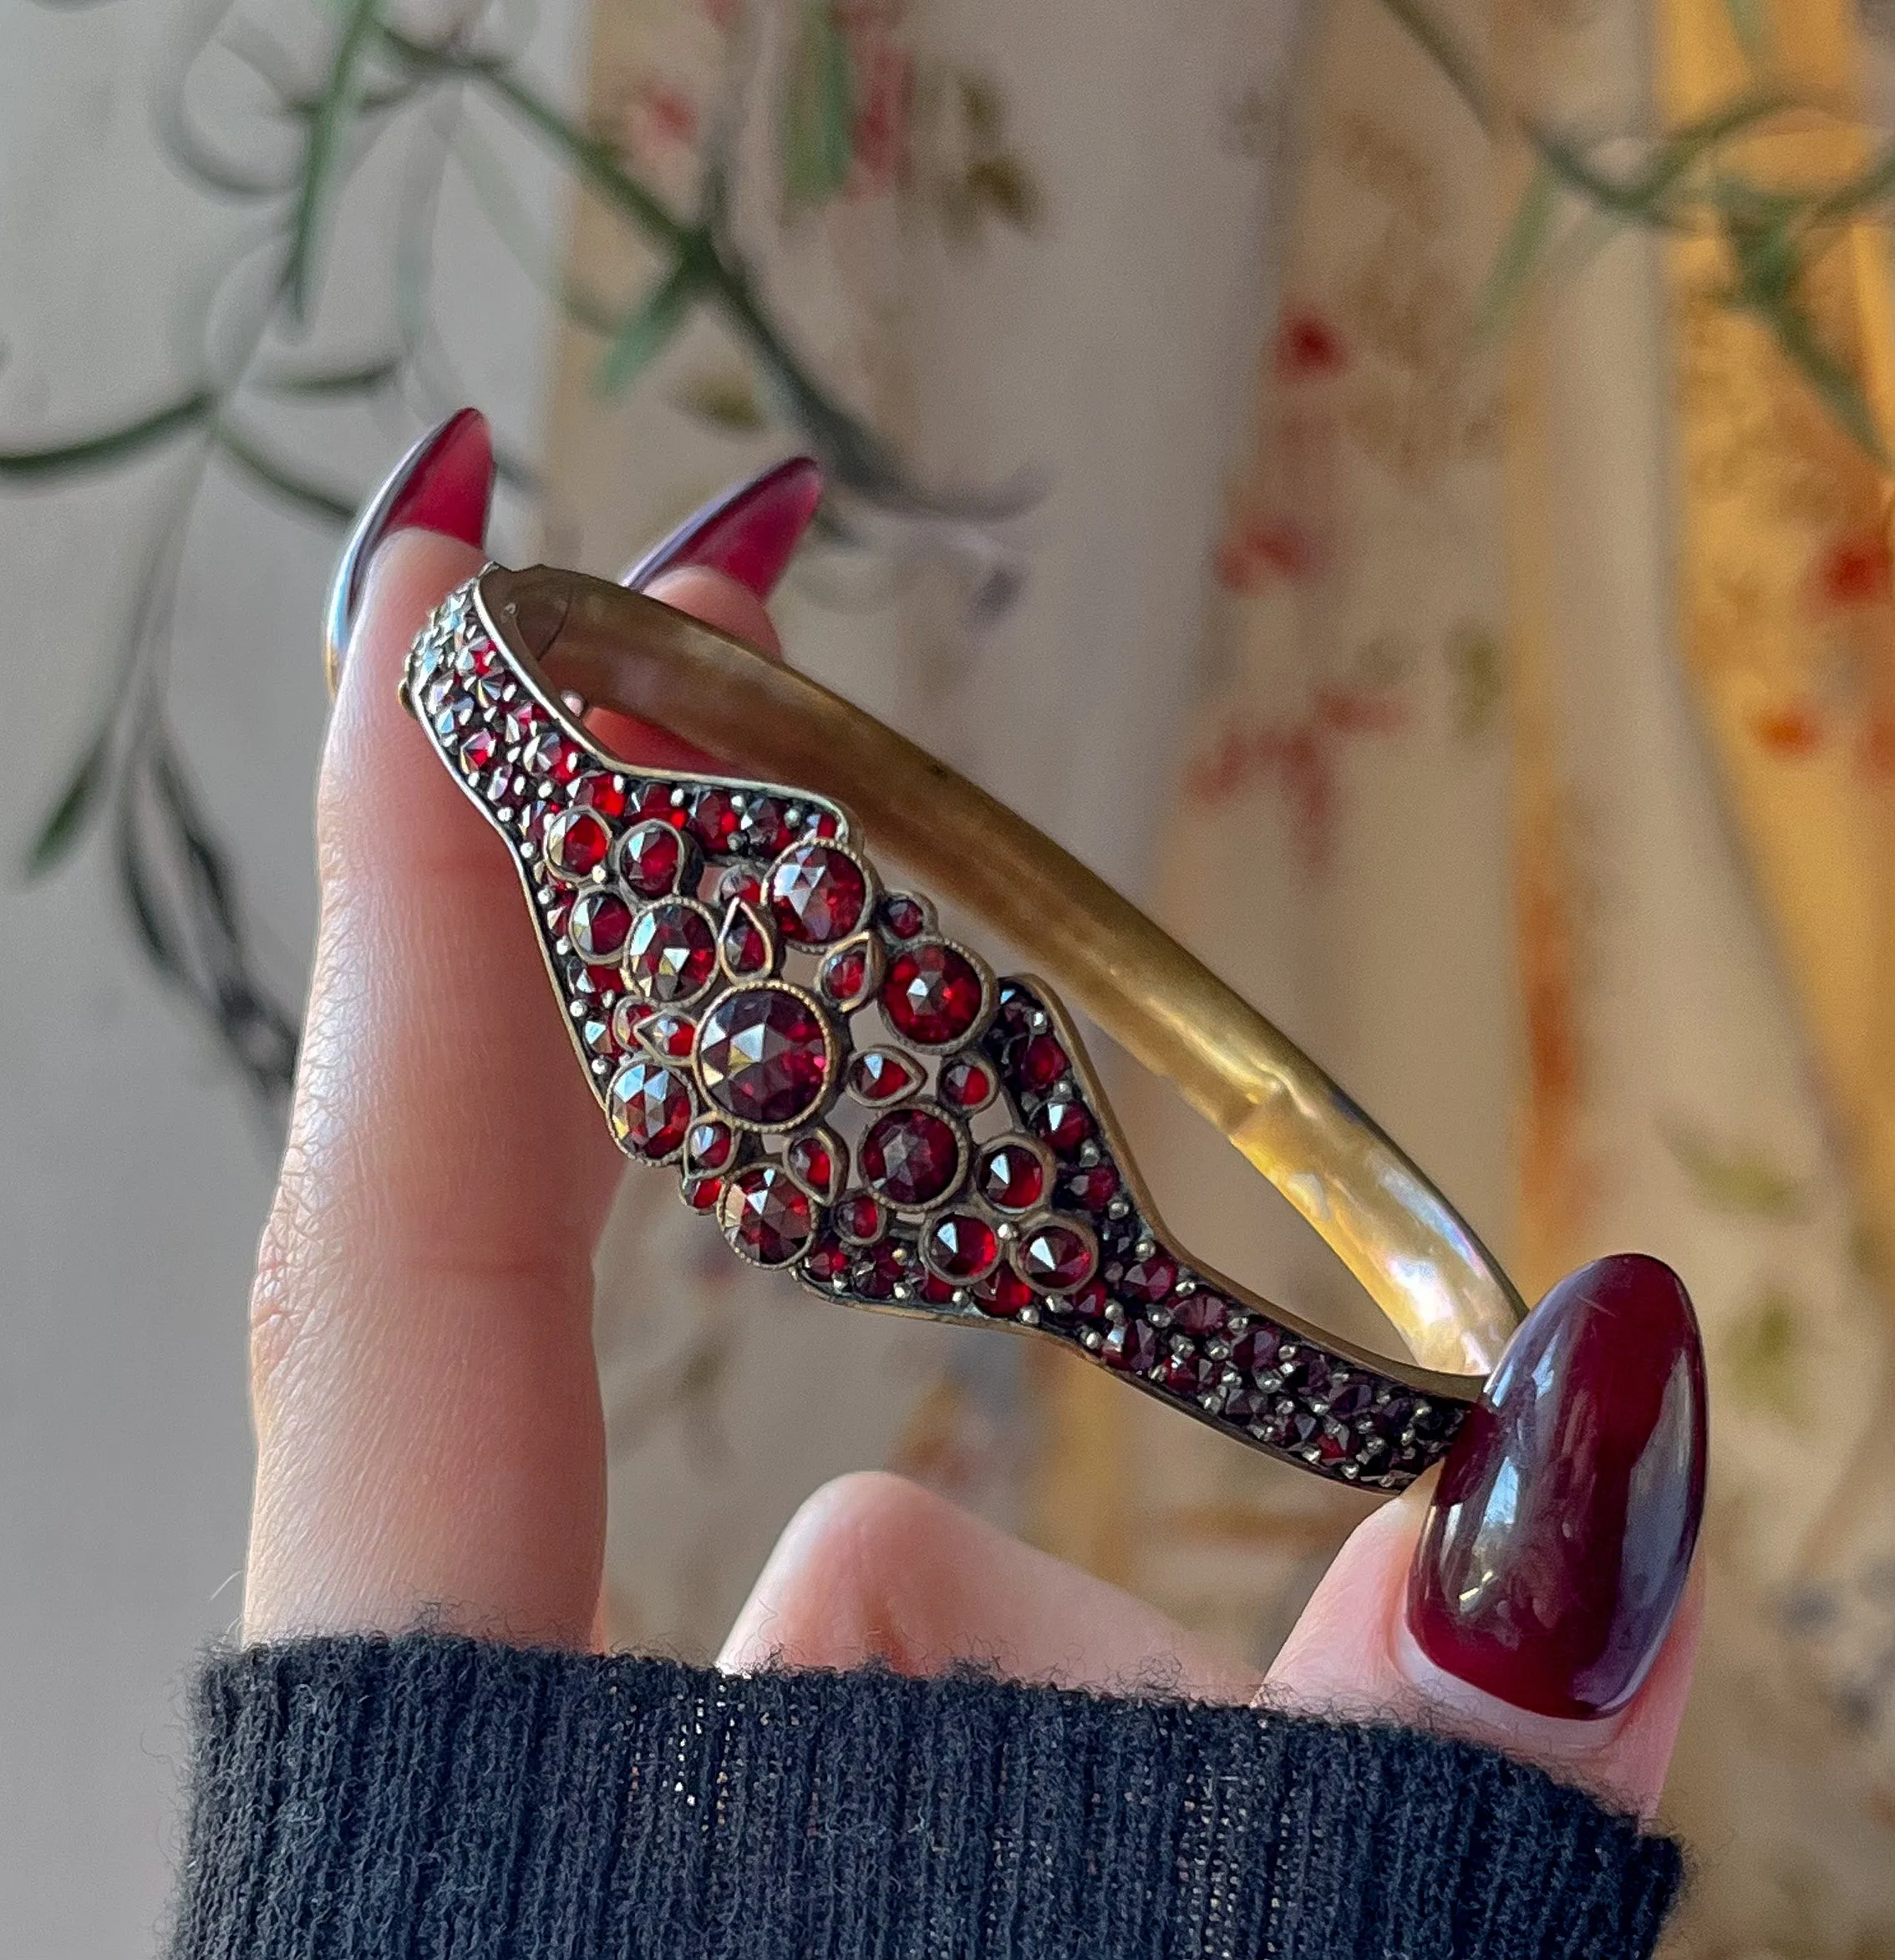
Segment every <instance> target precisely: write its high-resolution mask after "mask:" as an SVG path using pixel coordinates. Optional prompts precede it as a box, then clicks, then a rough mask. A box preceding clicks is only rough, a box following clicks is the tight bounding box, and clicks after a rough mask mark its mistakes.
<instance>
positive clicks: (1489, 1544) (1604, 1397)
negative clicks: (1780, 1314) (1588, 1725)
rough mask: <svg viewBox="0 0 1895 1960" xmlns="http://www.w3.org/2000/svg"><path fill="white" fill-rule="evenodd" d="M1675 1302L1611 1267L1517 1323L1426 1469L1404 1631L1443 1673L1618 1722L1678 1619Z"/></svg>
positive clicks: (1640, 1274)
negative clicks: (1435, 1464)
mask: <svg viewBox="0 0 1895 1960" xmlns="http://www.w3.org/2000/svg"><path fill="white" fill-rule="evenodd" d="M1704 1440H1705V1405H1704V1348H1703V1345H1702V1343H1701V1342H1700V1341H1699V1336H1698V1323H1697V1319H1696V1317H1695V1315H1694V1313H1692V1311H1691V1302H1690V1297H1689V1295H1688V1294H1687V1293H1686V1292H1685V1291H1684V1285H1683V1282H1681V1281H1680V1280H1679V1277H1678V1275H1677V1274H1676V1273H1674V1272H1673V1271H1672V1270H1671V1268H1670V1267H1669V1266H1667V1265H1665V1264H1664V1262H1662V1261H1660V1260H1657V1259H1651V1258H1647V1257H1644V1256H1643V1255H1642V1254H1638V1253H1623V1254H1621V1255H1619V1256H1618V1257H1613V1258H1610V1259H1600V1260H1596V1261H1595V1262H1593V1264H1592V1265H1590V1266H1586V1267H1581V1268H1580V1270H1579V1271H1578V1272H1575V1273H1573V1274H1572V1275H1570V1276H1569V1277H1567V1278H1566V1279H1563V1280H1562V1281H1561V1282H1560V1283H1559V1284H1558V1285H1557V1287H1554V1288H1553V1289H1552V1292H1549V1293H1548V1294H1547V1297H1546V1298H1545V1299H1543V1300H1542V1302H1540V1304H1539V1305H1538V1306H1537V1308H1534V1310H1533V1312H1532V1313H1531V1314H1530V1315H1528V1317H1527V1320H1526V1321H1525V1323H1523V1324H1522V1327H1521V1328H1520V1331H1519V1333H1517V1334H1516V1335H1515V1336H1514V1338H1513V1342H1512V1344H1511V1346H1510V1347H1509V1348H1508V1349H1507V1351H1506V1355H1505V1356H1504V1357H1503V1358H1502V1359H1501V1364H1500V1366H1499V1368H1496V1370H1495V1371H1494V1374H1493V1378H1492V1379H1491V1381H1490V1382H1489V1383H1488V1384H1487V1388H1486V1393H1485V1394H1483V1395H1482V1396H1481V1400H1480V1401H1479V1402H1478V1403H1477V1404H1476V1405H1475V1407H1474V1409H1472V1410H1471V1412H1470V1413H1469V1414H1468V1417H1467V1419H1466V1422H1465V1423H1464V1424H1463V1425H1462V1427H1461V1434H1459V1435H1458V1436H1457V1437H1456V1439H1455V1442H1454V1446H1453V1448H1452V1449H1451V1450H1450V1451H1449V1452H1448V1455H1447V1458H1446V1460H1445V1462H1444V1463H1443V1464H1442V1465H1441V1476H1440V1485H1439V1487H1438V1488H1437V1489H1436V1490H1435V1499H1434V1503H1433V1506H1432V1507H1431V1508H1430V1511H1429V1514H1428V1521H1427V1524H1426V1526H1425V1528H1424V1529H1423V1531H1422V1534H1421V1541H1420V1545H1419V1546H1417V1547H1416V1550H1415V1561H1414V1564H1413V1566H1412V1567H1411V1568H1410V1573H1409V1582H1408V1625H1409V1628H1410V1632H1412V1633H1413V1634H1414V1636H1415V1641H1416V1642H1417V1643H1418V1644H1419V1645H1420V1648H1421V1650H1422V1652H1423V1653H1425V1654H1426V1655H1427V1657H1428V1658H1429V1659H1430V1660H1431V1661H1433V1662H1434V1663H1435V1665H1436V1666H1437V1667H1439V1668H1443V1669H1445V1671H1446V1672H1447V1673H1450V1674H1453V1675H1456V1676H1458V1677H1459V1678H1461V1680H1463V1681H1466V1682H1470V1683H1472V1684H1473V1685H1474V1686H1475V1687H1476V1688H1483V1689H1485V1690H1486V1692H1487V1693H1490V1694H1493V1695H1497V1696H1498V1697H1499V1698H1501V1700H1503V1701H1507V1702H1511V1703H1512V1704H1514V1706H1515V1707H1517V1708H1522V1709H1530V1710H1532V1711H1533V1712H1535V1713H1536V1714H1542V1715H1561V1716H1568V1717H1581V1718H1584V1717H1591V1716H1598V1715H1606V1714H1611V1713H1612V1712H1613V1710H1614V1709H1619V1708H1622V1707H1623V1705H1624V1704H1625V1703H1626V1702H1627V1701H1628V1700H1629V1699H1630V1698H1631V1697H1632V1695H1633V1693H1634V1692H1635V1691H1636V1690H1637V1688H1638V1684H1639V1683H1640V1682H1642V1681H1643V1680H1644V1678H1645V1675H1646V1673H1647V1671H1648V1670H1649V1668H1650V1666H1651V1663H1652V1662H1653V1660H1654V1658H1655V1657H1656V1655H1657V1653H1658V1650H1659V1646H1660V1645H1661V1644H1662V1643H1663V1641H1664V1636H1665V1632H1666V1630H1667V1628H1669V1626H1670V1624H1671V1620H1672V1615H1673V1614H1674V1612H1676V1610H1677V1607H1678V1602H1679V1597H1680V1595H1681V1594H1682V1592H1684V1580H1685V1576H1686V1574H1687V1572H1689V1568H1690V1564H1691V1553H1692V1549H1693V1547H1694V1546H1695V1545H1696V1543H1697V1538H1698V1525H1699V1520H1700V1518H1701V1517H1702V1516H1703V1513H1704Z"/></svg>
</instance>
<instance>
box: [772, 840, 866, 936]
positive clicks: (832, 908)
mask: <svg viewBox="0 0 1895 1960" xmlns="http://www.w3.org/2000/svg"><path fill="white" fill-rule="evenodd" d="M766 889H767V890H768V891H769V894H770V911H771V912H772V914H773V915H774V916H775V920H776V923H777V927H778V929H779V930H780V932H782V934H783V936H784V937H785V938H786V939H790V940H794V941H795V943H796V944H797V945H798V946H833V945H834V944H835V942H836V941H837V940H838V939H846V938H847V937H849V935H850V934H851V932H854V931H855V929H856V927H857V926H858V925H860V924H861V917H862V908H863V907H864V906H866V904H867V903H868V881H867V879H866V878H865V877H864V876H863V875H862V868H861V866H860V865H858V864H857V863H856V861H855V860H854V859H853V858H852V857H851V856H849V854H848V852H847V851H841V850H838V849H837V848H836V846H835V845H831V844H799V845H796V846H795V849H794V850H791V851H785V852H784V854H783V856H781V857H780V858H779V859H778V860H777V861H776V862H775V864H774V865H772V866H770V882H769V885H768V886H767V887H766Z"/></svg>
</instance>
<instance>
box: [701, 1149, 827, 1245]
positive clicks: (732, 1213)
mask: <svg viewBox="0 0 1895 1960" xmlns="http://www.w3.org/2000/svg"><path fill="white" fill-rule="evenodd" d="M717 1214H718V1221H719V1224H721V1225H722V1226H723V1227H724V1236H725V1237H726V1238H728V1239H729V1241H730V1242H731V1244H732V1245H733V1246H734V1247H736V1248H737V1250H738V1251H739V1252H741V1253H742V1254H743V1255H744V1257H745V1258H747V1259H754V1261H755V1262H757V1264H758V1265H759V1266H785V1265H787V1264H788V1263H789V1262H790V1260H792V1259H795V1258H796V1257H799V1256H800V1254H801V1252H802V1251H803V1249H804V1247H806V1246H807V1245H808V1244H809V1242H810V1240H811V1239H812V1238H813V1237H814V1236H815V1205H814V1204H813V1203H811V1201H810V1196H809V1193H808V1192H807V1191H800V1190H799V1189H798V1188H797V1187H796V1186H795V1183H793V1182H792V1181H791V1180H790V1174H789V1173H788V1172H787V1171H786V1170H784V1169H783V1167H782V1165H780V1164H753V1165H750V1167H749V1170H739V1172H738V1173H737V1175H735V1176H734V1177H733V1178H732V1179H731V1180H730V1181H729V1183H728V1184H726V1185H725V1186H724V1196H723V1197H722V1198H721V1199H720V1200H719V1203H718V1207H717Z"/></svg>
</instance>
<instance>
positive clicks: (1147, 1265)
mask: <svg viewBox="0 0 1895 1960" xmlns="http://www.w3.org/2000/svg"><path fill="white" fill-rule="evenodd" d="M1177 1283H1178V1268H1177V1262H1176V1260H1173V1259H1168V1258H1166V1256H1165V1255H1164V1254H1163V1253H1162V1252H1154V1253H1152V1254H1151V1257H1149V1258H1145V1259H1135V1260H1134V1261H1133V1262H1131V1264H1130V1266H1128V1267H1126V1268H1125V1271H1124V1272H1122V1273H1120V1274H1119V1275H1118V1277H1117V1278H1116V1279H1115V1282H1114V1284H1113V1287H1112V1290H1113V1292H1115V1293H1116V1294H1118V1296H1119V1297H1120V1299H1124V1300H1138V1301H1141V1302H1143V1303H1144V1304H1145V1305H1146V1306H1148V1307H1155V1306H1156V1305H1157V1303H1158V1302H1160V1301H1161V1300H1162V1299H1164V1298H1165V1297H1166V1295H1167V1294H1168V1293H1169V1292H1171V1288H1172V1287H1175V1286H1176V1284H1177Z"/></svg>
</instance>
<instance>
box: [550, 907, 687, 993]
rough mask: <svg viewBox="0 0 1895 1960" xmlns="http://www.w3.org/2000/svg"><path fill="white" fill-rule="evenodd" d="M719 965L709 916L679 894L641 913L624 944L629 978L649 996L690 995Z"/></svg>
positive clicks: (636, 987) (639, 989) (640, 991)
mask: <svg viewBox="0 0 1895 1960" xmlns="http://www.w3.org/2000/svg"><path fill="white" fill-rule="evenodd" d="M585 902H586V901H585V899H584V898H581V900H580V901H579V904H580V905H583V904H584V903H585ZM573 911H574V913H575V916H577V911H578V906H574V907H573ZM716 966H717V944H716V942H715V940H714V937H713V936H712V932H711V922H710V920H709V918H708V917H706V916H705V914H704V913H703V912H702V911H699V909H698V907H697V906H694V905H688V904H686V903H685V902H684V901H683V900H681V899H674V900H673V901H671V902H670V903H669V904H666V905H654V906H652V907H651V909H650V910H649V911H645V912H641V913H640V914H639V916H638V924H637V925H636V926H634V927H633V929H632V934H631V937H630V939H629V940H628V941H627V943H626V947H625V977H626V979H627V982H628V983H630V984H631V986H632V987H633V988H634V989H635V990H636V991H637V992H638V993H639V994H641V995H643V998H645V999H647V1000H650V1001H682V1000H688V999H690V998H691V997H692V996H693V994H695V993H702V992H703V990H704V985H705V983H706V982H707V981H709V978H710V977H711V974H712V973H713V972H714V970H715V969H716Z"/></svg>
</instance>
